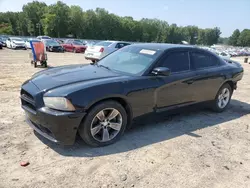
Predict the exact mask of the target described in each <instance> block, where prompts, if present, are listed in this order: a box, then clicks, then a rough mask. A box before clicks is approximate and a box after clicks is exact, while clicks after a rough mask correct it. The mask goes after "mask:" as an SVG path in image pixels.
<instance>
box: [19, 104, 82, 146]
mask: <svg viewBox="0 0 250 188" xmlns="http://www.w3.org/2000/svg"><path fill="white" fill-rule="evenodd" d="M22 107H23V109H24V110H25V113H26V122H27V123H28V124H29V125H30V127H31V128H33V129H34V130H35V131H36V132H37V133H39V134H40V135H42V136H43V137H45V138H47V139H49V140H50V141H52V142H55V143H60V144H62V145H72V144H74V142H75V137H76V133H77V130H78V127H79V125H80V123H81V121H82V119H83V117H84V115H85V113H72V112H60V111H55V110H51V109H49V108H46V107H43V108H41V109H39V110H38V111H37V112H36V113H34V112H32V111H30V110H29V109H27V107H25V106H22Z"/></svg>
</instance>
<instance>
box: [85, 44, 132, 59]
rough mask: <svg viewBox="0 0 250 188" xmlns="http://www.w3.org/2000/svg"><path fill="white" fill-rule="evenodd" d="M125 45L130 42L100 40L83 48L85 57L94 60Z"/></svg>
mask: <svg viewBox="0 0 250 188" xmlns="http://www.w3.org/2000/svg"><path fill="white" fill-rule="evenodd" d="M127 45H130V43H128V42H122V41H101V42H98V43H96V44H95V45H93V46H88V47H87V49H86V50H85V59H88V60H91V61H92V62H95V61H98V60H100V59H101V58H103V57H104V56H106V55H108V54H110V53H112V52H114V51H116V50H118V49H120V48H122V47H124V46H127Z"/></svg>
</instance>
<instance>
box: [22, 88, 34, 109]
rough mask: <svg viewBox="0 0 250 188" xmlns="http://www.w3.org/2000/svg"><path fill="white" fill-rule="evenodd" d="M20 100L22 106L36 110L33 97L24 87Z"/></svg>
mask: <svg viewBox="0 0 250 188" xmlns="http://www.w3.org/2000/svg"><path fill="white" fill-rule="evenodd" d="M21 100H22V106H24V107H26V108H28V109H31V110H32V111H36V105H35V100H34V97H33V96H32V95H31V94H29V93H28V92H27V91H25V90H24V89H22V90H21Z"/></svg>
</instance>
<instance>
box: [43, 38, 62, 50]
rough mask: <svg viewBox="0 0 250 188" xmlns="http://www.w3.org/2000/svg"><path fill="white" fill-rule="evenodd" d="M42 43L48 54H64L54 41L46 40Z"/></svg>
mask: <svg viewBox="0 0 250 188" xmlns="http://www.w3.org/2000/svg"><path fill="white" fill-rule="evenodd" d="M44 43H45V46H46V51H48V52H64V49H63V47H62V46H61V45H60V44H59V43H58V42H57V41H56V40H52V39H46V40H44Z"/></svg>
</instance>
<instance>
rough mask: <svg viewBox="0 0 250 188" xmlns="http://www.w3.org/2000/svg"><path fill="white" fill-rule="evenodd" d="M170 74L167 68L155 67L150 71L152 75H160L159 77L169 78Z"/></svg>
mask: <svg viewBox="0 0 250 188" xmlns="http://www.w3.org/2000/svg"><path fill="white" fill-rule="evenodd" d="M170 73H171V71H170V69H169V68H167V67H156V68H154V70H153V71H152V74H155V75H161V76H169V75H170Z"/></svg>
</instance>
